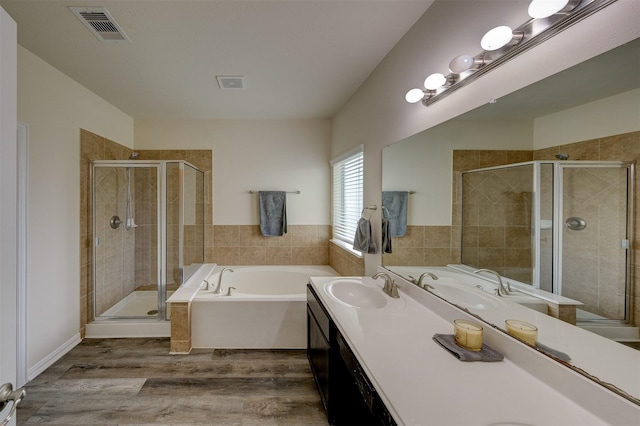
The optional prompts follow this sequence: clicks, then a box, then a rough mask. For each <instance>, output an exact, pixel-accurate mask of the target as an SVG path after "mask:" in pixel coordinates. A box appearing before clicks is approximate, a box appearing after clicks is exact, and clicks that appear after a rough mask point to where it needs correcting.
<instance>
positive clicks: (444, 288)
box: [429, 282, 504, 310]
mask: <svg viewBox="0 0 640 426" xmlns="http://www.w3.org/2000/svg"><path fill="white" fill-rule="evenodd" d="M430 285H431V287H433V288H430V289H429V291H430V292H431V293H433V294H435V295H436V296H439V297H441V298H443V299H445V300H447V301H449V302H451V303H454V304H456V305H458V306H461V307H463V308H467V309H475V310H487V309H498V308H500V307H502V306H504V302H502V301H501V300H500V299H498V298H497V297H493V296H492V295H490V294H483V293H481V292H480V291H477V290H474V289H471V288H464V287H462V286H454V285H447V284H445V285H440V284H437V283H433V282H432V283H431V284H430Z"/></svg>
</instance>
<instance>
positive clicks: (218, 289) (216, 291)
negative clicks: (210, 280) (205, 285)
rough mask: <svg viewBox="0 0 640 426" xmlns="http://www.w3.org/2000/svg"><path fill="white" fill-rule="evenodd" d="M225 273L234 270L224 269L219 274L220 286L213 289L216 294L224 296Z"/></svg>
mask: <svg viewBox="0 0 640 426" xmlns="http://www.w3.org/2000/svg"><path fill="white" fill-rule="evenodd" d="M225 271H229V272H233V269H231V268H222V270H221V271H220V273H219V274H218V285H217V286H216V288H214V289H212V290H213V292H214V293H216V294H222V274H224V272H225Z"/></svg>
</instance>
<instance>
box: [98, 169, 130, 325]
mask: <svg viewBox="0 0 640 426" xmlns="http://www.w3.org/2000/svg"><path fill="white" fill-rule="evenodd" d="M95 180H96V205H97V209H96V210H97V212H99V213H98V217H97V221H96V226H95V229H96V236H97V237H99V238H100V245H99V246H97V247H96V265H98V268H97V270H96V274H95V279H96V286H95V288H96V289H97V294H96V298H95V303H96V312H98V313H99V314H103V313H104V312H105V311H107V310H108V309H109V308H111V307H112V306H113V305H115V304H116V303H117V302H119V301H120V300H121V299H122V298H123V297H125V296H126V295H128V294H129V293H131V292H132V291H133V290H134V289H135V288H134V287H135V283H136V281H135V279H134V276H135V271H134V266H135V262H134V255H135V249H134V246H135V242H136V231H135V230H133V229H131V230H125V227H124V226H123V225H121V226H119V227H118V228H117V229H112V228H111V226H110V220H111V217H112V216H113V215H116V214H117V215H119V217H120V219H122V220H124V216H123V212H124V211H125V209H126V207H125V206H126V197H127V193H126V190H124V189H125V188H126V174H125V170H124V169H123V168H121V169H114V168H99V169H97V170H96V174H95ZM123 250H124V256H123V253H122V251H123ZM105 283H113V285H105Z"/></svg>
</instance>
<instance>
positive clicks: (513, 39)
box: [480, 25, 524, 52]
mask: <svg viewBox="0 0 640 426" xmlns="http://www.w3.org/2000/svg"><path fill="white" fill-rule="evenodd" d="M522 37H524V33H523V32H522V31H517V32H514V31H513V30H512V29H511V27H508V26H506V25H501V26H499V27H495V28H494V29H492V30H489V31H488V32H487V33H486V34H485V35H484V36H483V37H482V40H480V46H481V47H482V48H483V49H484V50H486V51H487V52H491V51H493V50H498V49H502V48H503V47H505V46H507V45H509V44H515V43H518V42H519V41H520V40H522Z"/></svg>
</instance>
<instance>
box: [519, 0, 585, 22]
mask: <svg viewBox="0 0 640 426" xmlns="http://www.w3.org/2000/svg"><path fill="white" fill-rule="evenodd" d="M578 3H580V0H533V1H532V2H531V4H530V5H529V10H528V12H529V16H531V17H532V18H536V19H542V18H548V17H549V16H551V15H555V14H556V13H561V12H569V11H570V10H572V9H574V8H575V7H576V6H577V5H578Z"/></svg>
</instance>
